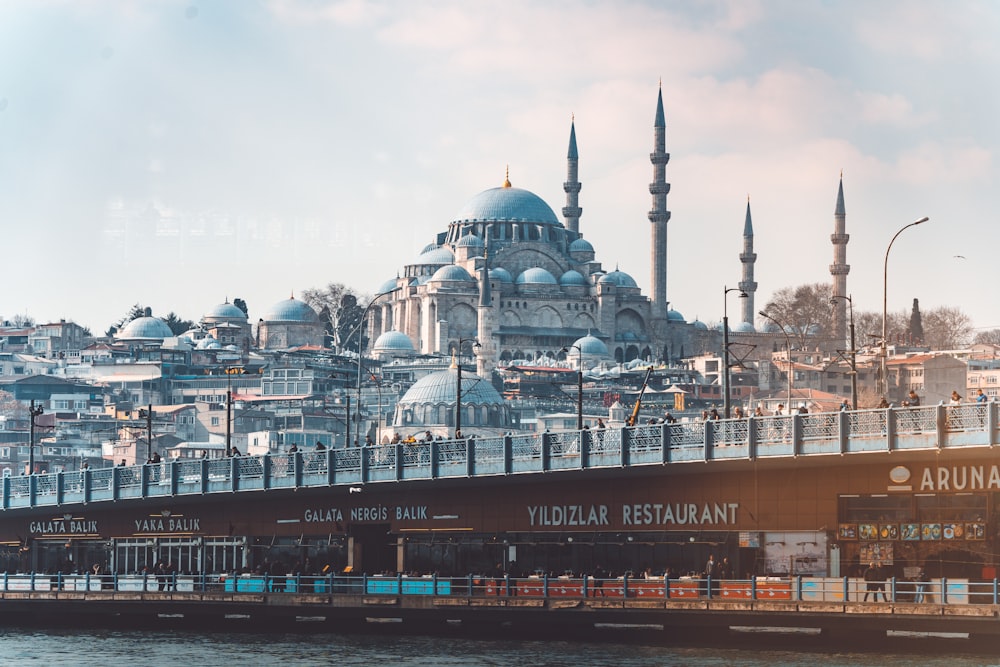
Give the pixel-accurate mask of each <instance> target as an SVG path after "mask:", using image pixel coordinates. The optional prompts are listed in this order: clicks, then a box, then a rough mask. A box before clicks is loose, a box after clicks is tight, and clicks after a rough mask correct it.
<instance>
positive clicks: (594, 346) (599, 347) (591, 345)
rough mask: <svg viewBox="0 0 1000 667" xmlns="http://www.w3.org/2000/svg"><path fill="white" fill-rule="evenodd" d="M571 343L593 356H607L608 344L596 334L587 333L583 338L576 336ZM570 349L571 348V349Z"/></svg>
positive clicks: (582, 351)
mask: <svg viewBox="0 0 1000 667" xmlns="http://www.w3.org/2000/svg"><path fill="white" fill-rule="evenodd" d="M573 344H574V345H576V346H577V347H579V348H580V352H581V353H583V354H590V355H594V356H595V357H606V356H608V346H607V345H605V344H604V341H602V340H601V339H600V338H598V337H597V336H592V335H590V334H587V335H586V336H584V337H583V338H577V339H576V342H575V343H573ZM571 351H573V350H572V349H571Z"/></svg>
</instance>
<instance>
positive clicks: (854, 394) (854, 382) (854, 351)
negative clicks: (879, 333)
mask: <svg viewBox="0 0 1000 667" xmlns="http://www.w3.org/2000/svg"><path fill="white" fill-rule="evenodd" d="M837 299H843V300H844V301H846V302H847V307H848V310H849V311H850V313H851V320H850V321H851V324H850V331H851V349H850V350H849V352H850V354H851V409H852V410H857V409H858V347H857V345H855V343H854V300H853V299H851V297H850V295H848V296H843V295H842V294H834V295H833V298H831V299H830V303H835V302H836V301H837Z"/></svg>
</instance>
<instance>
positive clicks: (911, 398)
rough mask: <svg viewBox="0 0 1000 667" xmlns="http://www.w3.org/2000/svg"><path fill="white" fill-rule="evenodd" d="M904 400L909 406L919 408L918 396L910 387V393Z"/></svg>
mask: <svg viewBox="0 0 1000 667" xmlns="http://www.w3.org/2000/svg"><path fill="white" fill-rule="evenodd" d="M906 402H907V403H909V405H910V407H911V408H919V407H920V396H919V395H918V394H917V392H916V391H915V390H913V389H911V390H910V393H909V394H907V395H906Z"/></svg>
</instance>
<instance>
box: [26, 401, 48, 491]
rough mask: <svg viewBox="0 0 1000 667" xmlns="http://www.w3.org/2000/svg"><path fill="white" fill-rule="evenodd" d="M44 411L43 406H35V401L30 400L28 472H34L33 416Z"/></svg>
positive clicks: (32, 473)
mask: <svg viewBox="0 0 1000 667" xmlns="http://www.w3.org/2000/svg"><path fill="white" fill-rule="evenodd" d="M43 412H45V408H43V407H42V406H40V405H39V406H37V407H35V401H34V400H32V401H31V406H30V407H29V408H28V418H29V419H30V420H31V427H30V429H29V430H30V436H29V438H30V439H29V442H28V474H29V475H34V474H35V417H37V416H38V415H40V414H42V413H43Z"/></svg>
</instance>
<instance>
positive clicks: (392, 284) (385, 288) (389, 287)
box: [375, 278, 397, 294]
mask: <svg viewBox="0 0 1000 667" xmlns="http://www.w3.org/2000/svg"><path fill="white" fill-rule="evenodd" d="M396 280H397V279H396V278H389V280H387V281H385V282H384V283H382V284H381V285H380V286H379V288H378V290H376V291H375V293H376V294H385V293H386V292H391V291H393V290H394V289H396Z"/></svg>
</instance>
